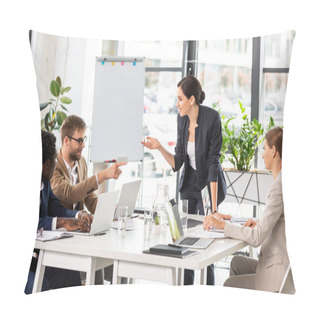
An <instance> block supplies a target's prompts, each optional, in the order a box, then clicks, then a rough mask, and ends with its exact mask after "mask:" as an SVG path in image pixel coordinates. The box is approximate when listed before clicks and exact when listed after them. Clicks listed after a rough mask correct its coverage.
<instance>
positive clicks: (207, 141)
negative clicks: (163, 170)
mask: <svg viewBox="0 0 320 320" xmlns="http://www.w3.org/2000/svg"><path fill="white" fill-rule="evenodd" d="M177 123H178V130H177V134H178V136H177V145H176V148H175V155H174V161H175V168H173V170H174V171H178V170H179V169H180V168H181V167H182V165H183V164H186V163H188V161H189V160H188V154H187V144H188V136H189V133H188V128H189V117H188V116H184V117H181V116H180V114H178V117H177ZM197 124H198V127H196V128H195V158H196V168H197V175H198V178H199V184H200V188H201V189H203V188H204V187H205V186H206V185H208V184H209V185H210V182H211V181H213V182H217V183H218V199H217V200H218V201H217V202H218V204H219V203H221V202H222V201H223V200H224V198H225V195H226V183H225V178H224V173H223V170H222V167H221V164H220V161H219V159H220V156H221V146H222V130H221V119H220V115H219V113H218V112H217V111H216V110H214V109H212V108H209V107H206V106H202V105H200V106H199V114H198V119H197ZM188 167H189V166H186V165H185V166H184V168H183V172H182V174H181V179H180V184H179V191H180V190H181V188H182V186H183V182H184V176H185V170H186V168H188ZM209 190H210V189H209Z"/></svg>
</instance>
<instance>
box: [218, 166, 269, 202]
mask: <svg viewBox="0 0 320 320" xmlns="http://www.w3.org/2000/svg"><path fill="white" fill-rule="evenodd" d="M223 170H224V174H225V178H226V184H227V195H226V198H225V200H224V201H226V202H236V203H239V204H241V203H247V204H253V205H260V204H265V203H266V200H267V195H268V191H269V188H270V186H271V184H272V182H273V178H272V174H271V173H270V171H266V170H257V169H253V170H250V171H240V170H237V169H228V168H224V169H223Z"/></svg>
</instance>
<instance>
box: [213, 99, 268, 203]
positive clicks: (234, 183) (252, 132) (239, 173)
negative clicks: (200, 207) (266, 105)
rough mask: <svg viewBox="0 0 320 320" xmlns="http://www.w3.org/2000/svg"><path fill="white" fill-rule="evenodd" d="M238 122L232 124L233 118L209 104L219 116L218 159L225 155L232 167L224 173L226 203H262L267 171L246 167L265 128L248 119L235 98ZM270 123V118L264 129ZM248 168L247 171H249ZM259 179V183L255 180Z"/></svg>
mask: <svg viewBox="0 0 320 320" xmlns="http://www.w3.org/2000/svg"><path fill="white" fill-rule="evenodd" d="M239 107H240V110H241V115H242V117H241V120H242V123H241V125H240V127H236V126H235V125H234V123H232V122H233V120H234V119H235V118H234V117H231V118H227V117H226V116H224V115H222V114H221V109H220V108H219V106H218V105H217V104H214V105H213V108H215V109H216V110H217V111H218V112H219V113H220V116H221V127H222V136H223V142H222V148H221V158H220V162H221V163H222V162H223V160H225V159H226V158H227V154H229V156H228V160H229V161H230V162H231V163H232V164H233V166H234V168H231V169H226V168H224V172H225V175H226V181H227V198H226V200H227V201H229V202H236V203H243V202H244V203H250V204H255V205H256V204H261V203H264V201H265V199H264V197H265V195H266V194H267V192H266V191H265V189H266V187H268V186H269V185H270V184H271V183H272V176H271V174H270V173H269V172H268V171H263V170H250V168H251V166H252V163H253V159H254V156H255V154H256V151H257V149H258V147H259V145H260V144H261V142H262V141H263V138H264V133H265V130H264V129H263V127H262V124H261V123H259V122H258V121H257V120H256V119H253V120H251V121H249V118H248V116H247V114H246V113H245V108H244V106H243V105H242V103H241V101H239ZM273 126H274V121H273V118H272V117H270V120H269V124H268V126H267V129H266V130H267V131H268V130H269V129H271V128H272V127H273ZM249 170H250V171H249ZM258 181H260V182H258Z"/></svg>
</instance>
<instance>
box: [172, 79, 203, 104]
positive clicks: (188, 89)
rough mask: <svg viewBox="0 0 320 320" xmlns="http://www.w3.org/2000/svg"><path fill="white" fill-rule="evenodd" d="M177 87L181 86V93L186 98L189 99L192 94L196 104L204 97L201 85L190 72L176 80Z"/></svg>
mask: <svg viewBox="0 0 320 320" xmlns="http://www.w3.org/2000/svg"><path fill="white" fill-rule="evenodd" d="M177 87H178V88H179V87H181V89H182V91H183V94H184V95H185V96H186V97H187V98H188V99H190V98H191V96H194V99H195V101H196V104H198V105H199V104H201V103H202V102H203V101H204V99H205V97H206V95H205V93H204V91H202V87H201V84H200V82H199V80H198V79H197V78H196V77H194V76H192V75H190V74H189V75H188V76H186V77H184V78H182V79H181V80H180V81H179V82H178V84H177Z"/></svg>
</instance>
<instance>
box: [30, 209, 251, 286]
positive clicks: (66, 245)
mask: <svg viewBox="0 0 320 320" xmlns="http://www.w3.org/2000/svg"><path fill="white" fill-rule="evenodd" d="M135 219H137V220H136V228H135V229H134V230H130V231H129V230H127V231H126V233H125V237H119V235H118V230H117V229H114V228H110V229H109V230H108V231H106V233H105V234H102V235H96V236H84V235H74V236H73V237H70V238H65V239H59V240H54V241H46V242H41V241H37V240H36V241H35V248H37V249H40V252H39V258H38V265H37V270H36V275H35V281H34V286H33V292H39V291H41V286H42V281H43V276H44V271H45V267H46V266H51V267H57V268H64V269H70V270H78V271H84V272H86V285H93V284H94V277H95V271H96V270H100V269H103V268H104V267H106V266H109V265H111V264H113V281H112V283H113V284H119V283H120V280H121V277H127V278H129V279H143V280H150V281H159V282H166V283H168V284H171V285H181V284H183V281H182V271H183V270H184V269H193V270H200V271H201V272H200V284H205V283H206V272H205V271H206V268H207V266H209V265H210V264H212V263H214V262H216V261H218V260H220V259H222V258H224V257H226V256H228V255H231V254H233V253H234V252H236V251H238V250H241V249H242V248H244V247H245V246H247V243H245V242H243V241H240V240H234V239H230V238H223V239H215V240H214V241H213V243H212V244H211V245H210V246H209V247H208V248H207V249H199V250H196V251H197V254H195V255H192V256H190V257H186V258H183V259H181V258H175V257H168V256H160V255H154V254H146V253H143V251H144V250H147V249H149V248H150V247H151V246H154V245H156V244H159V243H161V244H168V243H172V240H171V236H170V231H169V227H167V229H166V230H164V231H162V232H160V233H155V232H152V233H151V236H150V237H149V238H148V239H146V237H145V234H144V232H145V230H144V223H143V219H139V218H135ZM192 219H199V220H201V219H203V217H201V216H194V215H192ZM201 227H202V226H201V225H199V226H197V227H195V228H193V229H192V230H194V229H196V228H201ZM188 232H189V229H188ZM193 250H194V249H193Z"/></svg>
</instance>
